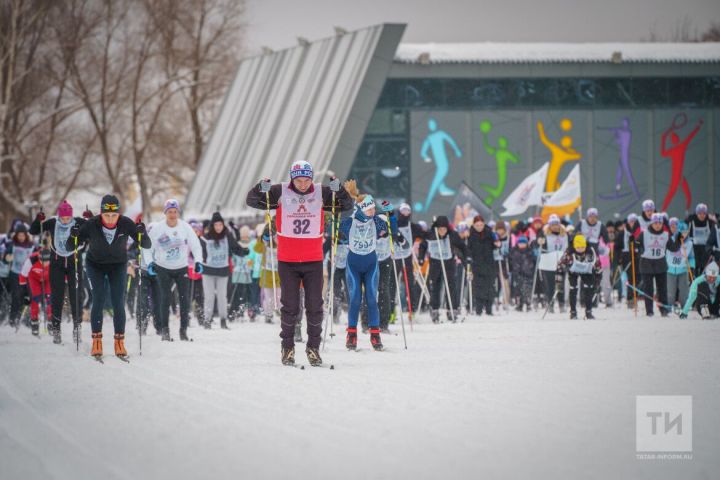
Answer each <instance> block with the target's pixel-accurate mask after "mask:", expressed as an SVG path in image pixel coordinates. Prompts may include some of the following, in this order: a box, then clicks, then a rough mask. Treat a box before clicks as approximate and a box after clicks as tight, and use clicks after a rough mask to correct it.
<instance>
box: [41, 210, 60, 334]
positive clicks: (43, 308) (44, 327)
mask: <svg viewBox="0 0 720 480" xmlns="http://www.w3.org/2000/svg"><path fill="white" fill-rule="evenodd" d="M42 211H43V207H42V206H41V207H40V212H42ZM43 223H45V222H40V269H41V271H42V281H41V282H40V290H41V291H42V300H41V302H40V305H41V307H42V315H43V333H44V334H45V335H47V333H48V329H47V310H46V303H47V302H46V300H45V262H44V261H43V258H42V252H43V250H45V246H44V244H43V242H44V239H45V235H44V234H43ZM58 328H60V327H59V326H58Z"/></svg>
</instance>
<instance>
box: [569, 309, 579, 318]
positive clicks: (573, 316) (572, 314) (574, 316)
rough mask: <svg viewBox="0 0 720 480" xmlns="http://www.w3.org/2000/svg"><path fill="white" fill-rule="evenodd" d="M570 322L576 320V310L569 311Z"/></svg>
mask: <svg viewBox="0 0 720 480" xmlns="http://www.w3.org/2000/svg"><path fill="white" fill-rule="evenodd" d="M570 320H577V310H575V309H570Z"/></svg>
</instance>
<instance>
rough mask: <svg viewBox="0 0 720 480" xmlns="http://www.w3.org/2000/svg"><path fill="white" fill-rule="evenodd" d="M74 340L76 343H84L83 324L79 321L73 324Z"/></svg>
mask: <svg viewBox="0 0 720 480" xmlns="http://www.w3.org/2000/svg"><path fill="white" fill-rule="evenodd" d="M73 342H74V343H75V344H76V345H77V344H78V343H82V325H81V324H79V323H76V324H74V325H73Z"/></svg>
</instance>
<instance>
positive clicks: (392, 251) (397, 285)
mask: <svg viewBox="0 0 720 480" xmlns="http://www.w3.org/2000/svg"><path fill="white" fill-rule="evenodd" d="M385 221H386V222H387V225H388V239H389V240H390V261H391V262H392V266H393V273H394V275H393V276H394V277H395V294H396V296H397V308H398V310H399V313H400V325H401V326H402V334H403V343H404V344H405V350H407V338H406V337H405V319H404V317H403V311H402V302H401V299H400V282H398V271H397V265H395V260H394V259H393V258H392V257H393V256H394V255H395V244H394V243H393V238H392V227H391V226H390V217H385Z"/></svg>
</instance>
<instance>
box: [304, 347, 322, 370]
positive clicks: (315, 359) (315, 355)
mask: <svg viewBox="0 0 720 480" xmlns="http://www.w3.org/2000/svg"><path fill="white" fill-rule="evenodd" d="M305 355H307V359H308V363H310V366H311V367H319V366H320V365H322V358H320V350H318V349H317V348H312V347H307V348H306V349H305Z"/></svg>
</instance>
